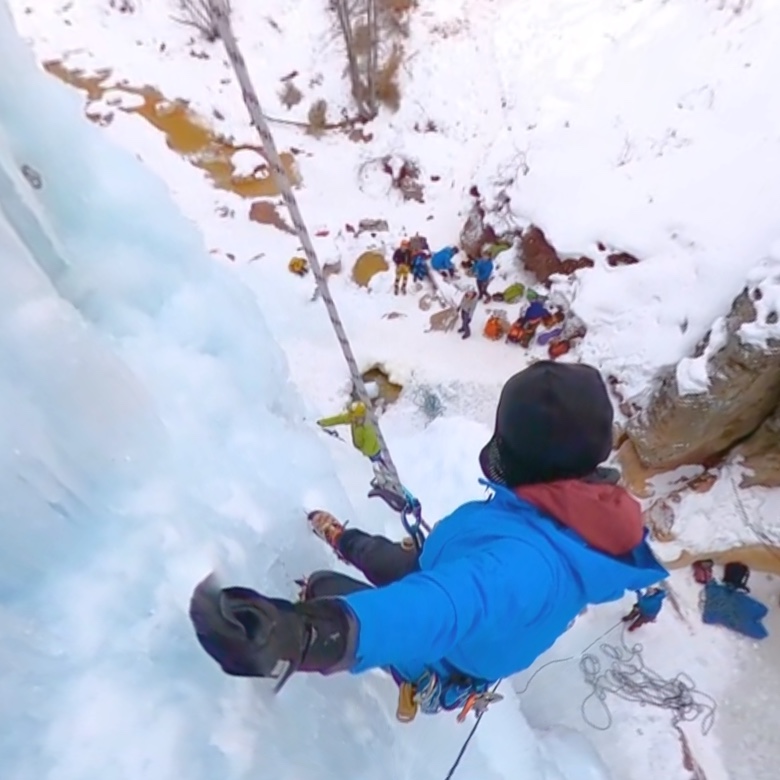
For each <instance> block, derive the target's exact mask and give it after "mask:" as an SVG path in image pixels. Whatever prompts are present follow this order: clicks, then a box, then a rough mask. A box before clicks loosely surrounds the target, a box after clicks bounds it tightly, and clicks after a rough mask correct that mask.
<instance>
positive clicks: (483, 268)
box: [474, 257, 493, 282]
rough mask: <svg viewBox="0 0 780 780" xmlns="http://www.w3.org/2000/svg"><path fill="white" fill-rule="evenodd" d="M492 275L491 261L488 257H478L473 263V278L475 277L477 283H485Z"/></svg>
mask: <svg viewBox="0 0 780 780" xmlns="http://www.w3.org/2000/svg"><path fill="white" fill-rule="evenodd" d="M492 273H493V261H492V260H491V259H490V258H489V257H480V258H479V260H477V261H476V262H475V263H474V276H476V277H477V281H480V282H486V281H487V280H488V279H490V274H492Z"/></svg>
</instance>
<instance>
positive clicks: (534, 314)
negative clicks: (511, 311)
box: [522, 301, 550, 322]
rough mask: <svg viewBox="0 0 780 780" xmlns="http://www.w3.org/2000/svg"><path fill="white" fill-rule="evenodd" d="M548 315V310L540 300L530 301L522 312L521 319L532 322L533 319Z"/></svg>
mask: <svg viewBox="0 0 780 780" xmlns="http://www.w3.org/2000/svg"><path fill="white" fill-rule="evenodd" d="M549 316H550V312H549V311H548V310H547V307H546V306H545V305H544V304H543V303H542V302H541V301H531V303H530V304H528V308H527V309H526V310H525V312H524V313H523V317H522V319H523V321H524V322H532V321H533V320H541V319H544V318H545V317H549Z"/></svg>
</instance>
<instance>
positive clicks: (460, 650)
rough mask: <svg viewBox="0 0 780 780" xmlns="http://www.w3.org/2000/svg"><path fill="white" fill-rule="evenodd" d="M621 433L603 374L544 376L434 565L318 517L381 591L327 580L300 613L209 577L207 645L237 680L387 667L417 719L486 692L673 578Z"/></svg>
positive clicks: (513, 390)
mask: <svg viewBox="0 0 780 780" xmlns="http://www.w3.org/2000/svg"><path fill="white" fill-rule="evenodd" d="M612 422H613V410H612V404H611V402H610V399H609V396H608V393H607V389H606V386H605V384H604V382H603V380H602V378H601V375H600V374H599V372H598V371H597V370H596V369H595V368H593V367H591V366H587V365H574V364H558V363H554V362H551V361H539V362H537V363H535V364H533V365H532V366H530V367H528V368H526V369H525V370H523V371H521V372H520V373H518V374H516V375H515V376H513V377H512V378H510V379H509V381H508V382H507V383H506V385H505V386H504V388H503V390H502V393H501V397H500V400H499V403H498V409H497V413H496V424H495V432H494V434H493V437H492V438H491V440H490V441H489V442H488V444H487V445H486V446H485V447H484V448H483V450H482V451H481V453H480V456H479V463H480V467H481V470H482V472H483V473H484V475H485V477H486V480H482V481H483V482H484V484H486V485H487V486H488V487H489V488H490V489H491V490H492V496H491V497H489V498H487V499H486V500H482V501H470V502H468V503H466V504H463V505H462V506H460V507H458V508H457V509H456V510H455V511H454V512H453V513H452V514H450V515H449V516H447V517H445V518H444V519H443V520H441V521H440V522H439V523H437V524H436V525H435V526H434V528H433V530H432V531H431V533H430V535H429V536H428V538H427V539H426V541H425V543H424V545H423V547H422V550H421V552H420V553H419V554H418V552H417V551H416V549H415V548H414V547H413V546H409V545H407V544H403V543H400V544H395V543H393V542H391V541H390V540H388V539H385V538H384V537H380V536H371V535H370V534H367V533H365V532H363V531H361V530H359V529H356V528H352V527H349V528H347V529H345V528H344V526H343V525H342V524H341V523H339V522H338V521H337V520H336V519H335V518H333V517H332V516H331V515H329V514H328V513H327V512H321V511H320V512H313V513H311V514H310V518H309V519H310V522H311V523H312V527H313V530H315V532H317V533H318V534H319V535H320V536H322V537H323V538H324V539H326V540H327V541H328V542H329V543H331V544H332V545H333V547H334V549H335V550H336V552H337V553H338V554H339V556H340V557H341V558H342V559H344V560H346V561H348V562H350V563H353V564H355V565H356V566H358V567H359V568H361V569H362V570H363V572H364V574H365V576H366V578H367V579H368V580H369V581H370V582H372V583H373V585H370V584H368V583H366V582H363V581H360V580H357V579H354V578H352V577H348V576H346V575H344V574H340V573H336V572H330V571H328V572H316V573H315V574H313V575H312V576H311V577H310V578H309V579H308V582H306V583H305V587H304V591H303V593H302V594H301V597H300V599H299V600H298V601H296V602H292V601H289V600H287V599H283V598H272V597H269V596H265V595H262V594H260V593H257V592H256V591H254V590H251V589H249V588H244V587H228V588H222V587H220V586H219V585H218V584H217V583H216V581H215V579H214V577H213V576H210V577H207V578H206V579H205V580H204V581H203V582H202V583H201V584H200V585H199V586H198V587H197V588H196V589H195V592H194V594H193V597H192V601H191V605H190V617H191V619H192V622H193V625H194V627H195V631H196V635H197V638H198V640H199V641H200V643H201V645H202V647H203V648H204V649H205V650H206V652H207V653H209V655H211V656H212V657H213V658H214V659H215V660H216V661H217V662H218V663H219V664H220V666H221V667H222V669H223V671H224V672H226V673H227V674H231V675H238V676H248V677H279V676H280V674H282V672H284V674H283V675H282V680H284V679H286V678H287V677H288V676H289V674H290V673H291V672H292V671H298V672H319V673H321V674H326V675H327V674H333V673H336V672H350V673H352V674H359V673H361V672H365V671H367V670H369V669H377V668H381V669H385V670H388V671H390V672H391V673H392V675H393V677H394V678H395V680H396V682H397V683H398V685H399V687H400V690H401V691H402V692H403V691H404V690H406V691H407V693H408V694H409V696H410V698H411V705H410V706H411V709H412V712H411V714H410V715H408V716H406V717H405V718H402V719H407V720H408V719H411V717H413V716H414V712H415V711H416V708H417V706H418V705H419V707H420V709H422V710H423V711H425V712H437V711H439V710H441V709H455V708H456V707H459V706H461V705H463V703H464V702H465V701H466V700H467V698H469V697H472V699H473V696H474V694H475V692H476V693H477V694H478V695H483V692H485V691H487V690H488V687H489V686H490V684H491V683H493V682H495V681H497V680H499V679H501V678H503V677H506V676H508V675H511V674H514V673H515V672H519V671H521V670H523V669H526V668H528V667H529V666H530V665H531V664H532V663H533V662H534V661H535V660H536V658H538V657H539V655H541V654H542V653H543V652H544V651H545V650H547V649H549V648H550V647H551V646H552V645H553V644H554V642H555V641H556V640H557V639H558V637H559V636H561V634H563V633H564V631H566V629H567V627H568V626H569V625H570V624H571V622H572V621H573V620H574V618H575V617H576V616H577V615H578V614H579V613H580V612H581V611H582V610H583V609H584V608H585V607H586V606H588V605H590V604H603V603H607V602H611V601H616V600H618V599H620V598H622V597H623V595H624V593H625V591H626V590H641V589H644V588H647V587H649V586H651V585H652V584H654V583H656V582H658V581H660V580H662V579H664V578H665V577H667V576H668V572H667V571H666V570H665V569H664V568H663V567H662V566H661V565H660V564H659V562H658V561H657V560H656V559H655V557H654V555H653V553H652V551H651V550H650V548H649V546H648V545H647V542H646V536H647V532H646V530H645V528H644V526H643V522H642V515H641V511H640V507H639V504H638V503H637V502H636V501H635V500H634V498H633V497H631V496H630V495H629V493H628V492H627V491H626V490H625V489H624V488H622V487H620V486H618V485H617V484H616V482H617V479H618V477H619V475H618V474H617V472H615V470H613V469H606V468H603V467H600V464H602V463H603V461H604V460H605V459H606V458H607V457H608V456H609V454H610V452H611V448H612ZM399 717H401V714H400V710H399Z"/></svg>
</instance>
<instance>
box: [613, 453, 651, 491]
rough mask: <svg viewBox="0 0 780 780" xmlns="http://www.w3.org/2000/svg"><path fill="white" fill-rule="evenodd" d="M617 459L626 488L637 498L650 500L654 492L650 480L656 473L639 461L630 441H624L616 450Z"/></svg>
mask: <svg viewBox="0 0 780 780" xmlns="http://www.w3.org/2000/svg"><path fill="white" fill-rule="evenodd" d="M617 459H618V462H619V463H620V472H621V474H622V475H623V484H624V485H625V486H626V488H627V489H628V490H629V491H630V492H631V493H633V494H634V495H635V496H637V497H638V498H651V497H652V496H653V495H654V494H655V491H654V490H653V488H652V486H651V485H650V479H651V478H652V477H654V476H655V475H656V474H657V473H658V472H656V471H653V470H652V469H648V468H646V467H645V465H644V464H643V463H642V462H641V461H640V460H639V456H638V455H637V453H636V450H635V449H634V445H633V443H632V442H631V440H630V439H627V440H626V441H624V442H623V444H622V445H621V446H620V449H618V451H617Z"/></svg>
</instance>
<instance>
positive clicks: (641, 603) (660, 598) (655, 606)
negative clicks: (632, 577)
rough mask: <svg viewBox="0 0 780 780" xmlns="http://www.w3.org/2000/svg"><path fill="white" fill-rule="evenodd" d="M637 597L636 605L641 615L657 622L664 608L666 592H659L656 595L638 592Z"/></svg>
mask: <svg viewBox="0 0 780 780" xmlns="http://www.w3.org/2000/svg"><path fill="white" fill-rule="evenodd" d="M636 595H637V600H636V605H637V608H638V609H639V612H640V614H642V615H644V617H647V618H650V620H655V619H656V618H657V617H658V613H659V612H660V611H661V607H662V606H663V603H664V599H665V598H666V591H663V590H658V591H656V592H655V593H640V592H637V594H636Z"/></svg>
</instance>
